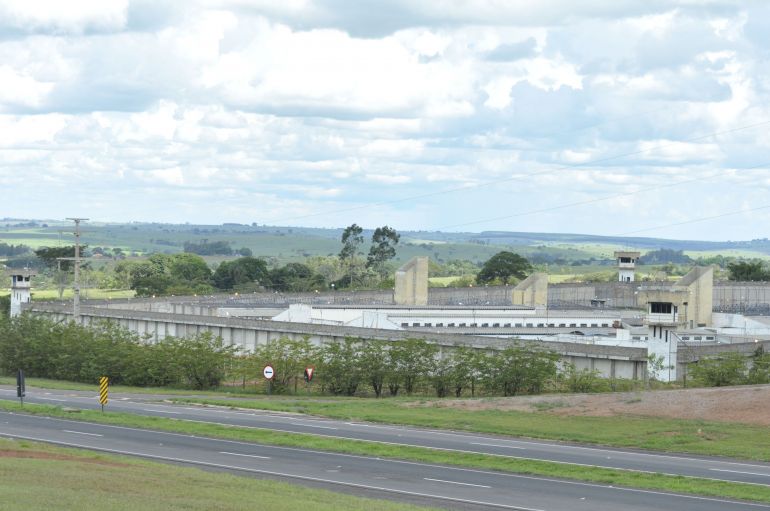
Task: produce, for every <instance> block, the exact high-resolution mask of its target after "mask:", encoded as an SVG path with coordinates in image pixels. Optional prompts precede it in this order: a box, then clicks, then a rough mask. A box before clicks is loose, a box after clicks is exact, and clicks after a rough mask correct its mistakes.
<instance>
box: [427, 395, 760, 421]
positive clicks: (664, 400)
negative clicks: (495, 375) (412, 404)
mask: <svg viewBox="0 0 770 511" xmlns="http://www.w3.org/2000/svg"><path fill="white" fill-rule="evenodd" d="M431 405H432V406H445V407H452V408H459V409H464V410H501V411H507V410H511V411H523V412H536V411H540V412H546V413H550V414H554V415H563V416H572V415H586V416H596V417H611V416H615V415H642V416H647V417H663V418H671V419H702V420H710V421H724V422H740V423H745V424H757V425H761V426H770V385H746V386H740V387H713V388H700V389H679V390H654V391H643V392H618V393H611V394H558V395H542V396H519V397H507V398H491V399H474V400H457V401H455V400H451V401H450V400H447V401H439V402H432V403H431Z"/></svg>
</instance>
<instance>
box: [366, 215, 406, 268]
mask: <svg viewBox="0 0 770 511" xmlns="http://www.w3.org/2000/svg"><path fill="white" fill-rule="evenodd" d="M400 239H401V235H400V234H398V233H397V232H396V230H395V229H393V228H391V227H388V226H387V225H385V226H383V227H378V228H376V229H375V230H374V234H373V235H372V246H371V247H370V248H369V255H368V257H367V258H366V267H367V268H372V269H374V270H377V271H378V272H380V274H382V273H383V269H384V265H385V263H386V262H387V261H390V260H391V259H393V258H394V257H396V245H398V241H399V240H400Z"/></svg>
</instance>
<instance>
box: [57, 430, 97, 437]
mask: <svg viewBox="0 0 770 511" xmlns="http://www.w3.org/2000/svg"><path fill="white" fill-rule="evenodd" d="M62 431H63V432H64V433H74V434H76V435H88V436H104V435H100V434H98V433H86V432H85V431H72V430H69V429H63V430H62Z"/></svg>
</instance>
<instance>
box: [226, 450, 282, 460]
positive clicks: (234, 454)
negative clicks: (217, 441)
mask: <svg viewBox="0 0 770 511" xmlns="http://www.w3.org/2000/svg"><path fill="white" fill-rule="evenodd" d="M219 454H229V455H230V456H243V457H244V458H259V459H261V460H269V459H271V458H270V456H257V455H256V454H240V453H237V452H225V451H219Z"/></svg>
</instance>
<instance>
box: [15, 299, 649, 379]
mask: <svg viewBox="0 0 770 511" xmlns="http://www.w3.org/2000/svg"><path fill="white" fill-rule="evenodd" d="M26 309H27V310H29V311H30V313H32V314H35V315H42V316H45V317H48V318H50V319H53V320H55V321H68V320H72V309H71V308H70V307H68V306H66V305H60V304H44V303H35V304H30V305H29V306H28V307H27V308H26ZM105 320H107V321H110V322H112V323H115V324H117V325H119V326H121V327H124V328H127V329H128V330H131V331H132V332H136V333H138V334H140V335H142V336H145V337H146V339H147V342H158V341H159V340H162V339H163V338H165V337H167V336H176V337H185V336H190V335H195V334H198V333H202V332H211V333H212V334H214V335H215V336H218V337H221V338H222V339H223V340H224V341H225V342H226V343H228V344H231V345H236V346H239V347H240V348H242V349H243V350H245V351H252V350H254V348H255V347H256V346H258V345H263V344H266V343H269V342H271V341H273V340H276V339H280V338H282V337H288V338H290V339H308V340H310V341H311V342H312V343H314V344H316V345H320V344H324V343H327V342H338V341H342V340H344V339H345V338H346V337H360V338H363V339H371V340H381V341H386V342H396V341H400V340H404V339H408V338H413V337H415V336H417V337H419V338H421V339H425V340H426V341H428V342H431V343H434V344H437V345H438V346H439V348H440V350H441V352H445V351H446V350H451V349H454V348H455V347H457V346H470V347H473V348H477V349H484V350H499V349H504V348H506V347H508V346H510V344H511V340H510V339H504V338H497V337H480V336H471V335H458V334H453V333H440V334H438V333H434V332H429V331H420V332H419V333H416V332H415V331H411V330H387V329H378V328H360V327H350V326H338V325H325V324H308V323H288V322H281V321H256V320H247V319H240V318H225V317H219V316H210V315H206V316H197V315H185V314H168V313H159V312H146V311H139V310H128V309H113V308H105V307H93V306H84V307H82V308H81V311H80V318H79V323H80V324H83V325H89V324H91V323H96V322H102V321H105ZM526 342H528V343H531V344H532V345H534V346H541V347H544V348H546V349H549V350H552V351H554V352H556V353H558V354H559V355H560V357H561V362H562V363H563V364H574V365H575V366H576V367H577V368H578V369H584V368H585V369H591V370H594V369H595V370H597V371H599V373H600V374H601V375H603V376H607V377H616V378H628V379H643V378H644V377H645V375H646V367H647V358H646V355H647V350H645V349H644V348H642V347H638V348H637V347H618V346H602V345H597V344H585V343H575V342H547V343H546V342H538V341H526Z"/></svg>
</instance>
